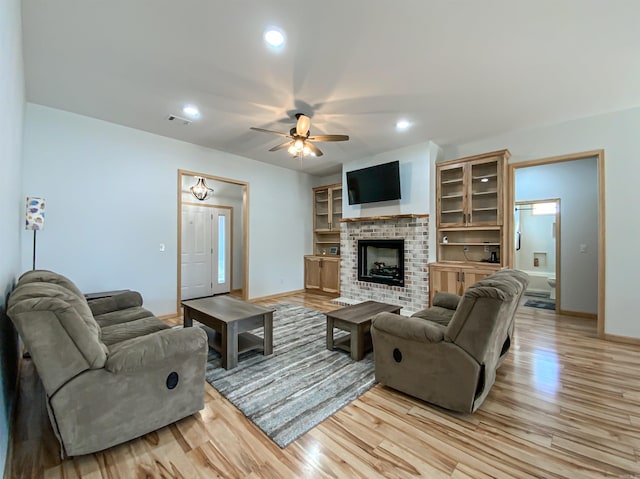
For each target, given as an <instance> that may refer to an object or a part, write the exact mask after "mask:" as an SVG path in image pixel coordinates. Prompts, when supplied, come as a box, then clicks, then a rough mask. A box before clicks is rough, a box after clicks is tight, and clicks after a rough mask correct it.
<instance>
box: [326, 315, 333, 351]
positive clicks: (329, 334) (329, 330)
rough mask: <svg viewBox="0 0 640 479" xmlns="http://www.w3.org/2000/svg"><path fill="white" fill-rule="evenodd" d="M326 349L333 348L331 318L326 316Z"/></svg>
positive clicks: (330, 349)
mask: <svg viewBox="0 0 640 479" xmlns="http://www.w3.org/2000/svg"><path fill="white" fill-rule="evenodd" d="M327 349H328V350H329V351H332V350H333V318H332V317H330V316H327Z"/></svg>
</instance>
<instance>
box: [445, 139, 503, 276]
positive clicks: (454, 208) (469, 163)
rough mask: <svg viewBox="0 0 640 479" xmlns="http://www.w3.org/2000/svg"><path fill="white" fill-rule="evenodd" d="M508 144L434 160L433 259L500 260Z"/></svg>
mask: <svg viewBox="0 0 640 479" xmlns="http://www.w3.org/2000/svg"><path fill="white" fill-rule="evenodd" d="M509 156H510V154H509V151H508V150H500V151H494V152H491V153H485V154H482V155H476V156H472V157H469V158H461V159H458V160H453V161H447V162H444V163H438V164H437V165H436V198H437V202H436V228H437V241H438V252H437V256H438V262H463V263H468V262H471V263H486V262H489V261H491V262H492V263H496V264H502V265H503V266H504V263H503V258H505V257H506V255H505V254H503V249H504V246H505V245H506V236H505V235H506V233H507V228H506V227H505V211H506V200H507V198H506V194H505V192H506V188H505V184H506V177H507V175H506V167H507V160H508V158H509Z"/></svg>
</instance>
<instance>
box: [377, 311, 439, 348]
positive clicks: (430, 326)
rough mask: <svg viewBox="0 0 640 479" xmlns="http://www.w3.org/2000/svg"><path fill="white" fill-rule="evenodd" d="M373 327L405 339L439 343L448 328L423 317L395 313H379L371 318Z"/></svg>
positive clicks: (378, 330)
mask: <svg viewBox="0 0 640 479" xmlns="http://www.w3.org/2000/svg"><path fill="white" fill-rule="evenodd" d="M371 329H372V330H375V331H376V332H381V333H387V334H391V335H393V336H397V337H400V338H404V339H410V340H413V341H422V342H430V343H439V342H442V341H444V332H445V330H446V328H445V327H444V326H441V325H439V324H437V323H433V322H431V321H427V320H425V319H422V318H414V317H411V318H405V317H404V316H400V315H399V314H395V313H378V314H376V315H375V316H374V317H373V318H372V319H371ZM374 334H375V333H374Z"/></svg>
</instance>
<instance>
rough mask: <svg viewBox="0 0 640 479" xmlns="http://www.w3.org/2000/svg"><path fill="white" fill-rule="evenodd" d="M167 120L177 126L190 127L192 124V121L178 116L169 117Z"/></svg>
mask: <svg viewBox="0 0 640 479" xmlns="http://www.w3.org/2000/svg"><path fill="white" fill-rule="evenodd" d="M167 120H169V121H170V122H172V123H175V124H177V125H184V126H189V125H190V124H191V120H187V119H186V118H182V117H180V116H177V115H169V116H168V117H167Z"/></svg>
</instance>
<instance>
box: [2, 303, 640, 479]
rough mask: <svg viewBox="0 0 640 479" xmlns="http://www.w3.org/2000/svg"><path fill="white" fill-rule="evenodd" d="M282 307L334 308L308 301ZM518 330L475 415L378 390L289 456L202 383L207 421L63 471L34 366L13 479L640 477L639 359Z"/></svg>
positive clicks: (73, 462) (588, 341) (586, 325)
mask: <svg viewBox="0 0 640 479" xmlns="http://www.w3.org/2000/svg"><path fill="white" fill-rule="evenodd" d="M272 302H274V301H272ZM278 302H289V303H295V304H300V305H304V306H307V307H310V308H314V309H317V310H322V311H328V310H332V309H336V306H335V305H333V304H331V303H329V302H328V301H327V298H326V297H324V296H320V295H312V294H296V295H292V296H288V297H284V298H279V299H278ZM263 304H268V303H266V302H265V303H263ZM516 324H517V327H516V336H515V344H514V345H513V347H512V349H511V352H510V356H509V358H508V359H507V361H506V362H505V363H504V364H503V366H502V367H501V368H500V370H499V371H498V377H497V378H496V383H495V385H494V387H493V389H492V391H491V393H490V394H489V397H488V398H487V400H486V401H485V402H484V404H483V405H482V406H481V408H480V410H479V411H477V412H476V413H475V414H473V415H460V414H452V413H449V412H446V411H444V410H441V409H438V408H436V407H433V406H430V405H428V404H426V403H423V402H421V401H419V400H414V399H412V398H410V397H408V396H405V395H403V394H401V393H398V392H395V391H393V390H391V389H389V388H386V387H383V386H380V385H377V386H375V387H374V388H373V389H371V390H370V391H369V392H367V393H366V394H364V395H363V396H362V397H361V398H360V399H358V400H356V401H354V402H353V403H351V404H350V405H349V406H347V407H345V408H344V409H342V410H341V411H339V412H338V413H336V414H335V415H333V416H332V417H331V418H329V419H327V420H326V421H325V422H324V423H322V424H321V425H319V426H318V427H316V428H315V429H313V430H311V431H310V432H308V433H307V434H305V435H304V436H302V437H301V438H300V439H298V440H297V441H295V442H294V443H292V444H290V445H289V446H288V447H287V448H285V449H280V448H279V447H278V446H276V445H275V444H274V443H272V442H271V441H270V440H269V439H268V438H267V437H266V436H265V435H264V434H263V433H262V432H261V431H260V430H259V429H258V428H257V427H255V426H254V425H253V424H252V423H251V422H250V421H248V420H247V419H245V418H244V416H243V415H242V414H241V413H240V412H239V411H237V410H236V409H235V407H234V406H232V405H231V404H230V403H229V402H227V401H226V400H225V399H224V398H223V397H221V396H220V395H219V394H218V393H217V392H216V390H215V389H213V388H212V387H210V386H209V385H207V386H206V405H205V409H204V410H202V411H200V413H199V414H196V415H195V416H192V417H189V418H186V419H183V420H181V421H179V422H177V423H175V424H173V425H171V426H168V427H165V428H163V429H160V430H158V431H156V432H154V433H151V434H147V435H146V436H144V437H142V438H139V439H137V440H134V441H130V442H128V443H126V444H122V445H120V446H117V447H114V448H111V449H109V450H106V451H104V452H101V453H99V454H94V455H90V456H83V457H76V458H74V459H68V460H65V461H62V462H61V461H60V458H59V449H58V444H57V441H56V439H55V438H54V436H53V432H52V430H51V427H50V426H49V421H48V417H47V414H46V410H45V405H44V399H43V392H42V387H41V386H40V384H39V380H38V378H37V375H36V374H35V371H34V369H33V366H32V364H31V362H29V361H25V362H24V363H23V366H22V369H21V386H20V398H19V404H18V411H17V423H16V427H15V432H14V436H15V440H14V442H13V448H14V460H13V461H14V462H13V465H14V469H13V475H12V476H11V477H15V478H23V477H24V478H40V477H46V478H65V479H69V478H76V477H83V478H105V479H106V478H109V479H116V478H174V477H175V478H211V477H222V478H256V479H257V478H269V479H271V478H280V477H285V478H316V477H318V478H327V477H340V478H352V477H353V478H375V477H385V478H409V477H411V478H413V477H427V478H456V479H464V478H486V477H495V478H509V477H526V478H557V477H567V478H584V477H621V478H632V477H640V463H639V454H640V347H638V346H632V345H624V344H617V343H612V342H605V341H602V340H599V339H596V330H595V322H593V321H590V320H585V319H576V318H570V317H563V316H557V315H556V314H555V313H554V312H549V311H543V310H538V309H533V308H525V307H521V308H520V310H519V312H518V316H517V323H516Z"/></svg>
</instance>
